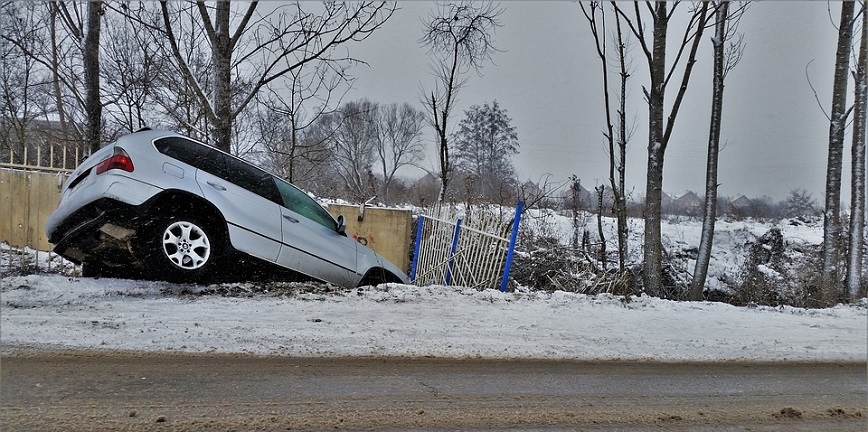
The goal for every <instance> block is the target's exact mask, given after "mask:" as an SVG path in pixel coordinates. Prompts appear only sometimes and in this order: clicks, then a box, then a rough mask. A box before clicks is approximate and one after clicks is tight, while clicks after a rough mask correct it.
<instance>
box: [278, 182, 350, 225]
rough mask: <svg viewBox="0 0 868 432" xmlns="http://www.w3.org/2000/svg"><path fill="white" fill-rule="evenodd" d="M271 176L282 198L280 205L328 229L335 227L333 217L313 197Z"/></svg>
mask: <svg viewBox="0 0 868 432" xmlns="http://www.w3.org/2000/svg"><path fill="white" fill-rule="evenodd" d="M272 178H273V179H274V183H275V185H276V186H277V190H278V191H280V196H281V198H282V202H281V203H280V204H281V205H283V206H284V207H286V208H288V209H290V210H292V211H294V212H296V213H298V214H300V215H302V216H304V217H306V218H308V219H310V220H312V221H314V222H316V223H318V224H320V225H322V226H324V227H326V228H328V229H330V230H336V229H337V223H336V222H335V220H334V218H332V216H331V215H330V214H329V212H327V211H326V209H324V208H323V207H322V206H321V205H319V203H317V202H316V201H314V200H313V198H311V197H309V196H308V195H307V194H306V193H304V192H302V191H301V190H300V189H298V188H297V187H295V186H293V185H291V184H289V183H288V182H285V181H283V180H281V179H279V178H277V177H272Z"/></svg>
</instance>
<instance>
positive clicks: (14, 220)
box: [0, 167, 67, 251]
mask: <svg viewBox="0 0 868 432" xmlns="http://www.w3.org/2000/svg"><path fill="white" fill-rule="evenodd" d="M66 176H67V174H66V173H65V172H62V171H56V172H42V171H29V170H22V169H10V168H5V167H0V242H3V243H8V244H9V245H10V246H13V247H18V248H23V247H30V248H33V249H37V250H43V251H48V250H51V244H50V243H48V238H47V237H46V235H45V219H46V218H48V215H50V214H51V212H53V211H54V208H55V207H57V202H58V201H59V200H60V190H61V187H62V186H63V182H64V180H66Z"/></svg>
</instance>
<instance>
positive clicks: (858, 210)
mask: <svg viewBox="0 0 868 432" xmlns="http://www.w3.org/2000/svg"><path fill="white" fill-rule="evenodd" d="M866 63H868V10H866V7H865V2H862V42H861V46H860V48H859V60H858V63H857V64H856V71H855V72H854V74H853V81H854V82H855V86H854V87H855V93H856V96H855V100H854V107H853V146H852V150H851V156H852V157H851V159H852V160H851V164H852V165H851V166H852V169H851V171H850V237H849V239H848V240H849V241H848V258H849V260H848V262H847V276H846V282H847V294H848V297H849V299H850V301H855V300H856V298H857V297H858V296H859V289H860V287H861V285H862V255H863V252H862V249H863V247H864V246H863V245H864V243H865V134H866V132H865V127H866V125H865V123H866V120H865V118H866V115H868V107H866V105H868V78H866V71H865V68H866Z"/></svg>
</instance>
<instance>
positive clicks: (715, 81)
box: [687, 0, 744, 300]
mask: <svg viewBox="0 0 868 432" xmlns="http://www.w3.org/2000/svg"><path fill="white" fill-rule="evenodd" d="M743 11H744V9H738V10H736V11H734V14H733V15H731V13H730V2H729V1H728V0H724V1H722V2H720V3H719V5H717V7H716V9H715V11H714V37H713V38H712V39H711V44H712V47H713V53H712V58H713V64H714V71H713V72H712V73H713V76H712V90H711V121H710V122H709V133H708V157H707V162H706V168H705V205H704V206H703V215H702V235H701V238H700V242H699V252H698V254H697V256H696V266H695V267H694V270H693V280H692V281H691V283H690V292H689V293H688V296H687V298H688V300H701V299H702V289H703V288H704V287H705V279H706V277H707V276H708V264H709V262H710V261H711V246H712V244H713V243H714V223H715V221H716V220H717V186H718V184H717V165H718V153H719V152H720V131H721V129H722V126H723V124H722V121H723V89H724V81H725V80H726V75H727V74H728V73H729V72H730V71H731V70H732V68H734V67H735V65H736V64H738V61H739V60H740V59H741V53H742V51H743V50H742V48H743V45H742V43H741V42H742V40H741V39H740V38H739V39H738V40H736V41H735V42H734V43H733V44H732V45H730V46H729V48H728V49H727V45H726V44H727V42H729V41H731V40H732V38H733V37H734V36H735V31H736V29H737V28H738V20H739V19H740V18H741V14H742V13H743Z"/></svg>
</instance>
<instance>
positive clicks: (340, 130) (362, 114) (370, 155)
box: [324, 99, 378, 202]
mask: <svg viewBox="0 0 868 432" xmlns="http://www.w3.org/2000/svg"><path fill="white" fill-rule="evenodd" d="M377 110H378V105H377V104H376V103H374V102H371V101H369V100H367V99H363V100H360V101H353V102H347V103H345V104H344V105H343V106H341V108H340V110H339V111H338V112H336V113H334V114H331V115H327V116H324V117H326V119H325V120H324V121H325V122H327V123H330V129H331V130H333V131H334V133H333V134H332V136H331V137H330V139H329V144H330V145H331V148H332V149H333V153H334V162H335V164H336V168H337V173H338V175H339V176H340V177H341V179H342V180H343V182H344V188H345V191H346V193H347V194H349V195H350V196H351V197H352V198H354V199H356V200H358V201H362V202H364V201H366V200H367V199H368V198H370V197H371V196H372V195H376V192H375V185H374V184H373V180H374V178H373V165H374V162H375V161H376V156H375V146H376V142H377V123H376V117H377Z"/></svg>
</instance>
